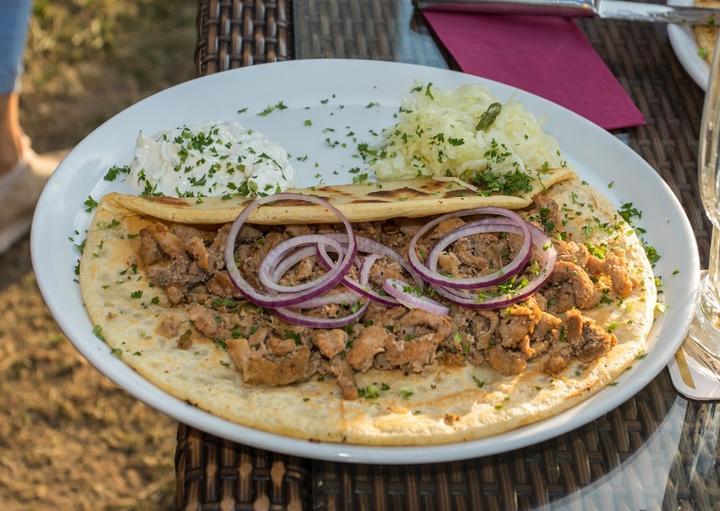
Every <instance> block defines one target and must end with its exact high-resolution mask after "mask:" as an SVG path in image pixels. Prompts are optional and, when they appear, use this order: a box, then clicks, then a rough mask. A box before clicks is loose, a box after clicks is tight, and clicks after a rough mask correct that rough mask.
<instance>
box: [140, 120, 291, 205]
mask: <svg viewBox="0 0 720 511" xmlns="http://www.w3.org/2000/svg"><path fill="white" fill-rule="evenodd" d="M130 169H131V170H130V175H129V182H130V183H131V185H133V186H134V187H136V188H137V190H138V192H139V193H140V194H142V195H168V196H175V197H212V196H216V197H224V198H230V197H231V196H232V195H235V194H240V195H243V196H246V197H254V196H258V195H259V196H263V195H269V194H273V193H278V192H282V191H285V190H287V189H288V188H293V187H294V186H295V170H293V168H292V166H291V165H290V163H289V162H288V154H287V152H286V151H285V150H284V149H283V148H282V147H280V146H279V145H278V144H276V143H274V142H271V141H270V140H268V139H267V138H265V136H264V135H263V134H262V133H259V132H257V131H255V130H252V129H247V128H244V127H243V126H242V125H241V124H240V123H238V122H234V121H231V122H206V123H203V124H200V125H196V126H181V127H178V128H174V129H169V130H163V131H161V132H159V133H157V134H155V135H153V136H151V137H149V136H146V135H145V134H144V133H142V132H140V134H139V135H138V138H137V143H136V145H135V158H134V160H133V162H132V164H131V166H130Z"/></svg>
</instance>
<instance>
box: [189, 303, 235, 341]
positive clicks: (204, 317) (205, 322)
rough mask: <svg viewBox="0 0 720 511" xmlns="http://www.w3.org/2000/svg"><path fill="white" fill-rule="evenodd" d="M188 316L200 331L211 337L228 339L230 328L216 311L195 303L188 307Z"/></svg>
mask: <svg viewBox="0 0 720 511" xmlns="http://www.w3.org/2000/svg"><path fill="white" fill-rule="evenodd" d="M188 317H189V318H190V321H192V322H193V324H194V325H195V328H197V330H198V332H200V333H201V334H203V335H205V336H207V337H209V338H210V339H226V338H228V337H230V330H229V329H228V328H227V327H226V326H225V325H224V322H223V321H222V318H221V317H220V316H219V315H217V313H215V312H214V311H212V310H210V309H206V308H205V307H203V306H202V305H198V304H197V303H194V304H192V305H191V306H190V308H189V309H188Z"/></svg>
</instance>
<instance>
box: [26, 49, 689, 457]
mask: <svg viewBox="0 0 720 511" xmlns="http://www.w3.org/2000/svg"><path fill="white" fill-rule="evenodd" d="M318 61H322V62H323V63H325V64H327V65H350V66H368V68H370V67H376V66H379V67H382V66H390V67H400V68H404V69H406V70H408V71H411V70H414V71H415V75H420V76H422V73H423V70H425V72H428V70H431V72H433V73H438V72H439V73H450V74H455V75H460V76H465V77H468V78H470V81H475V82H476V83H477V82H478V78H479V77H475V76H473V75H468V74H465V73H461V72H458V71H452V70H445V69H438V68H432V67H428V66H420V65H415V64H406V63H399V62H385V61H370V60H356V59H308V60H292V61H285V62H278V63H268V64H260V65H256V66H252V67H249V68H239V69H235V70H231V71H226V72H223V73H220V74H216V75H209V76H204V77H198V78H195V79H193V80H190V81H188V82H184V83H181V84H178V85H175V86H173V87H170V88H168V89H165V90H163V91H159V92H157V93H156V94H153V95H152V96H149V97H148V98H145V99H143V100H141V101H139V102H138V103H135V104H134V105H132V106H130V107H128V108H127V109H125V110H123V111H121V112H119V113H118V114H116V115H115V116H113V117H112V118H110V119H108V120H107V121H105V122H104V123H103V124H101V125H100V126H98V127H97V128H96V129H95V130H93V132H91V133H90V134H89V135H88V136H87V137H86V138H85V139H83V140H82V141H81V142H80V143H79V144H78V145H77V146H76V147H75V148H73V151H71V153H69V155H68V156H70V155H71V154H73V152H74V151H76V150H78V149H79V148H80V149H82V147H83V145H84V143H86V142H87V139H88V138H89V137H91V136H92V135H93V134H95V133H96V132H98V131H99V130H102V129H103V128H104V126H105V125H106V124H107V123H109V122H111V121H113V120H114V119H116V118H117V117H118V116H121V115H122V114H123V113H124V112H126V111H127V110H128V109H131V108H141V106H140V105H142V104H144V103H145V102H147V101H150V100H151V99H152V98H154V97H155V96H157V95H160V94H164V93H166V92H167V91H169V90H172V89H175V88H177V87H183V86H188V84H191V83H194V82H196V81H198V80H218V79H223V78H222V77H223V76H226V77H229V76H231V75H230V73H234V74H233V75H232V76H235V75H236V74H237V73H243V72H248V71H250V70H257V69H260V68H262V67H265V66H276V67H277V66H287V67H288V68H290V67H293V66H303V65H306V64H307V63H314V64H317V63H318ZM256 72H257V71H256ZM218 77H221V78H218ZM480 81H485V82H486V83H488V84H491V85H493V86H498V87H499V88H509V89H510V90H521V89H518V88H516V87H511V86H508V85H506V84H502V83H500V82H496V81H493V80H487V79H481V80H480ZM522 92H523V93H526V94H529V95H531V96H534V97H535V98H536V99H537V100H539V101H541V102H544V103H548V104H550V105H552V107H553V108H559V109H561V110H562V111H563V113H564V114H565V115H569V116H571V117H573V118H575V121H577V122H581V123H586V125H587V127H588V128H589V129H592V130H593V131H595V132H597V134H598V135H597V136H598V137H610V138H611V139H613V143H616V144H619V145H618V146H617V147H618V150H620V151H624V155H625V157H627V158H630V159H632V160H633V163H634V165H640V166H644V167H646V168H647V170H649V171H652V173H653V174H655V171H654V169H653V167H652V166H650V164H649V163H648V162H646V161H645V160H644V159H643V158H642V157H641V156H640V155H639V154H637V153H636V152H635V151H633V150H632V149H631V148H630V147H628V146H626V145H625V144H623V143H622V142H621V141H619V140H617V139H616V138H615V137H614V136H613V135H611V134H610V133H608V132H607V131H605V130H603V129H602V128H600V127H599V126H597V125H595V124H594V123H592V122H591V121H589V120H587V119H585V118H583V117H582V116H580V115H578V114H576V113H574V112H572V111H570V110H568V109H566V108H564V107H562V106H560V105H557V104H556V103H553V102H551V101H549V100H546V99H544V98H540V97H538V96H536V95H533V94H531V93H528V92H526V91H522ZM608 140H609V139H608ZM66 159H67V157H66ZM63 161H65V160H63ZM62 165H63V163H61V164H60V166H59V168H61V167H62ZM58 175H60V173H57V174H55V175H53V176H52V177H51V180H50V183H49V184H52V182H53V180H55V179H56V178H57V176H58ZM655 178H656V179H657V181H658V184H659V185H660V186H661V188H662V189H663V191H664V192H665V194H666V195H667V197H668V198H669V199H670V204H668V206H672V208H671V209H673V210H674V213H675V214H676V216H677V217H678V218H679V219H680V221H681V224H682V230H683V231H684V232H685V234H687V235H688V237H689V240H690V244H691V246H690V247H689V248H690V250H691V254H692V261H690V263H691V264H690V268H689V275H688V276H689V277H690V279H692V280H691V282H697V281H698V280H699V257H698V251H697V244H696V240H695V236H694V233H693V231H692V227H691V224H690V222H689V219H688V217H687V215H686V213H685V211H684V209H683V208H682V205H681V204H680V202H679V200H678V198H677V197H676V196H675V194H674V193H673V192H672V190H671V189H670V187H669V186H668V184H667V183H666V182H665V181H664V180H663V179H662V178H661V177H660V176H657V175H656V176H655ZM51 188H52V187H50V186H46V188H45V190H44V191H43V194H42V196H41V198H40V200H39V201H38V207H37V209H36V212H35V215H34V217H33V229H32V232H31V255H32V263H33V268H34V270H35V273H36V275H37V283H38V287H39V288H40V291H41V293H42V295H43V298H44V300H45V302H46V304H47V305H48V307H49V308H50V310H51V312H52V314H53V316H54V318H55V320H56V322H57V323H58V325H59V326H60V327H61V329H62V330H63V332H65V334H66V335H67V337H68V339H70V341H71V342H72V343H73V345H74V346H75V348H76V349H77V350H78V351H79V352H80V353H81V354H82V355H83V356H84V357H85V358H86V359H87V360H88V361H89V362H90V363H91V364H92V365H93V366H94V367H95V368H96V369H98V371H100V372H101V373H102V374H104V375H105V376H107V377H108V378H110V379H111V380H112V381H113V382H114V383H116V384H117V385H119V386H120V387H122V388H123V389H124V390H125V391H127V392H129V393H130V394H131V395H133V396H134V397H136V398H137V399H140V400H141V401H143V402H144V403H146V404H148V405H149V406H151V407H153V408H154V409H156V410H158V411H160V412H162V413H164V414H166V415H168V416H170V417H173V418H175V419H176V420H178V421H181V422H183V423H185V424H187V425H190V426H192V427H195V428H197V429H200V430H202V431H206V432H208V433H210V434H213V435H216V436H219V437H222V438H227V439H229V440H232V441H235V442H239V443H244V444H246V445H251V446H254V447H257V448H262V449H266V450H269V451H276V452H283V453H287V454H291V455H296V456H302V457H306V458H312V459H322V460H328V461H340V462H355V463H370V464H382V463H394V464H411V463H430V462H444V461H453V460H461V459H468V458H475V457H479V456H485V455H490V454H497V453H501V452H508V451H511V450H515V449H519V448H522V447H526V446H528V445H532V444H535V443H538V442H541V441H545V440H548V439H551V438H554V437H556V436H559V435H562V434H564V433H567V432H568V431H572V430H574V429H577V428H579V427H581V426H583V425H585V424H587V423H589V422H591V421H593V420H596V419H597V418H598V417H600V416H602V415H604V414H605V413H607V412H609V411H611V410H613V409H615V408H617V407H618V406H619V405H620V404H622V403H623V402H624V401H626V400H627V399H629V398H630V397H632V396H634V395H635V394H637V393H638V392H639V391H640V390H641V389H642V387H644V386H645V385H646V384H647V383H649V382H650V381H651V380H652V379H654V378H655V377H656V376H657V374H658V373H659V372H660V371H661V370H662V369H663V368H664V367H665V366H666V365H667V362H668V361H669V360H670V358H671V357H672V356H673V354H674V352H675V351H676V349H677V347H679V345H680V344H681V342H682V341H683V339H684V336H685V333H686V332H687V328H688V327H689V324H690V321H691V319H692V310H690V311H689V312H688V307H689V306H688V305H687V304H684V305H682V306H679V309H680V312H681V314H680V318H675V322H674V323H673V324H672V325H670V324H664V325H663V331H664V330H667V329H670V328H671V327H672V329H673V332H675V334H674V335H673V336H672V337H673V339H670V340H667V339H664V341H665V342H666V343H667V346H666V347H665V351H663V355H662V356H661V357H658V356H656V357H653V358H652V359H651V357H647V358H646V359H645V360H643V361H641V362H640V363H639V364H637V367H636V368H634V369H633V370H632V371H631V372H630V373H631V374H632V376H633V381H632V382H627V383H626V384H625V385H618V386H617V387H614V388H613V391H614V392H613V397H612V398H611V399H605V400H603V399H597V397H598V396H599V395H600V394H601V393H602V392H603V390H605V389H601V390H600V391H598V392H597V393H596V394H594V395H593V396H591V397H589V398H588V399H586V400H584V401H582V402H581V403H579V404H578V405H576V406H574V407H572V408H570V409H568V410H566V411H563V412H561V413H560V414H558V415H555V416H552V417H549V418H547V419H544V420H541V421H537V422H534V423H531V424H529V425H527V426H523V427H521V428H517V429H514V430H510V431H508V432H505V433H501V434H499V435H494V436H490V437H484V438H480V439H476V440H469V441H465V442H455V443H448V444H437V445H429V446H372V445H357V444H339V443H332V442H319V443H316V442H309V441H307V440H301V439H297V438H292V437H287V436H283V435H279V434H275V433H268V432H265V431H260V430H257V429H253V428H250V427H247V426H242V425H240V424H237V423H234V422H231V421H228V420H226V419H222V418H220V417H218V416H215V415H213V414H211V413H209V412H206V411H205V410H202V409H200V408H198V407H195V406H191V405H187V404H186V403H184V402H183V401H181V400H179V399H177V398H175V397H174V396H172V395H171V394H168V393H166V392H165V391H162V390H161V389H160V388H159V387H155V386H154V385H153V387H155V388H156V389H157V390H158V393H159V394H158V395H157V396H152V395H150V396H148V395H146V394H145V393H143V392H141V391H139V390H137V389H133V388H129V385H127V384H125V383H123V381H122V380H123V376H122V375H121V374H118V372H117V371H116V370H115V369H114V368H113V367H112V366H113V363H112V362H117V361H116V360H114V359H112V360H111V359H109V357H110V355H109V350H106V349H105V350H103V349H100V347H98V349H92V346H91V345H87V346H85V345H84V344H83V343H82V342H80V341H76V340H75V339H74V338H73V336H71V335H69V332H71V331H72V325H70V324H69V318H67V317H64V316H63V314H62V310H61V308H62V307H61V305H62V304H61V303H60V302H58V301H57V297H56V296H55V294H54V291H53V290H52V289H50V288H48V283H47V282H46V280H45V278H44V277H43V276H44V275H45V272H46V271H48V270H46V269H45V268H43V267H42V265H41V263H40V252H41V251H42V239H41V234H42V233H41V232H40V230H39V228H38V226H39V225H41V224H42V222H43V219H42V218H40V217H41V216H42V214H43V211H44V209H45V207H46V206H45V204H46V203H47V202H48V201H49V199H48V196H49V194H50V191H49V190H51ZM694 286H695V287H694V288H693V296H694V293H695V291H696V290H697V283H695V285H694ZM674 312H678V311H677V310H675V311H674ZM677 321H679V323H678V322H677ZM87 335H88V336H89V335H91V334H90V333H88V334H87ZM657 335H658V336H660V332H659V333H658V334H657ZM98 344H99V346H102V347H104V348H107V347H106V346H104V345H102V344H100V343H98ZM106 351H107V352H108V353H105V352H106ZM651 361H652V362H653V363H652V365H649V364H650V362H651ZM121 364H122V363H121ZM122 365H123V366H124V365H125V364H122ZM638 367H643V368H644V370H643V371H640V370H639V369H638ZM133 372H135V371H134V370H133ZM135 374H136V375H137V376H139V377H140V378H142V377H141V376H140V375H139V373H137V372H135ZM145 381H147V380H145ZM148 383H149V382H148ZM151 385H152V384H151ZM161 398H162V399H161ZM591 400H595V401H597V402H594V404H595V405H596V406H595V407H594V408H593V409H592V410H591V411H589V412H587V413H585V414H574V413H573V412H574V411H576V410H577V409H578V408H579V407H583V406H587V404H588V403H589V402H590V401H591ZM583 411H584V410H583ZM562 419H567V420H564V421H563V420H562ZM554 422H559V423H560V424H553V423H554ZM548 423H550V424H553V425H554V426H556V427H554V428H553V429H545V430H543V425H545V426H547V425H548ZM493 441H496V442H495V443H502V447H501V448H499V449H498V448H491V447H490V445H492V443H493Z"/></svg>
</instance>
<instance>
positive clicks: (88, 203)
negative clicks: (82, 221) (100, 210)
mask: <svg viewBox="0 0 720 511" xmlns="http://www.w3.org/2000/svg"><path fill="white" fill-rule="evenodd" d="M83 204H84V205H85V212H86V213H90V212H91V211H92V210H93V209H95V208H96V207H98V204H99V203H98V201H96V200H95V199H93V198H92V196H91V195H88V198H87V199H85V201H84V202H83Z"/></svg>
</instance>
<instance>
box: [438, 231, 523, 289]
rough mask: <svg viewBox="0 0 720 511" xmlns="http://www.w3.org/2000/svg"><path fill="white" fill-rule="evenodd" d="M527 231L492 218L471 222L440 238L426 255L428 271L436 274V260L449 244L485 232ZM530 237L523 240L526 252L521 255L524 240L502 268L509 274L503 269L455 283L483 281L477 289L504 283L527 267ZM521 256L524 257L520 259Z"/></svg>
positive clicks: (517, 232) (458, 280)
mask: <svg viewBox="0 0 720 511" xmlns="http://www.w3.org/2000/svg"><path fill="white" fill-rule="evenodd" d="M527 230H528V229H527V228H526V229H523V228H521V227H520V226H518V225H516V224H514V223H503V222H501V221H497V220H496V219H494V218H486V219H483V220H479V221H477V222H471V223H469V224H465V225H463V226H462V227H459V228H457V229H455V230H454V231H452V232H450V233H448V234H446V235H445V236H443V237H442V238H440V239H439V240H438V241H437V243H435V246H434V247H433V248H432V250H431V251H430V254H429V255H428V257H427V259H426V261H425V262H426V264H427V267H428V269H429V270H430V271H432V272H436V273H437V271H438V270H437V265H438V258H439V257H440V254H441V253H442V252H443V250H445V249H446V248H447V247H448V246H449V245H450V244H452V243H454V242H456V241H457V240H459V239H460V238H465V237H467V236H473V235H475V234H481V233H486V232H510V233H513V234H521V235H524V234H525V231H527ZM531 237H532V236H528V237H527V238H525V239H526V240H527V245H528V250H527V251H525V253H524V254H523V250H524V248H525V240H523V245H522V246H521V247H520V250H519V251H518V253H517V255H516V256H515V258H514V259H513V260H512V261H511V262H510V263H508V264H507V265H505V266H504V267H503V268H511V271H510V273H504V272H503V269H500V270H498V271H496V272H493V273H488V274H486V275H483V276H482V277H479V278H476V279H455V280H456V282H464V281H470V280H475V281H479V280H481V279H485V282H484V283H483V284H482V285H479V286H477V287H475V288H473V289H478V288H484V287H490V286H492V285H494V284H499V283H500V282H504V281H506V280H507V279H509V278H510V277H512V276H513V275H515V274H516V273H518V272H520V271H521V270H522V269H523V268H525V266H527V264H528V262H530V256H531V255H532V250H530V240H531ZM523 255H524V257H520V256H523ZM462 289H465V288H462Z"/></svg>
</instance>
